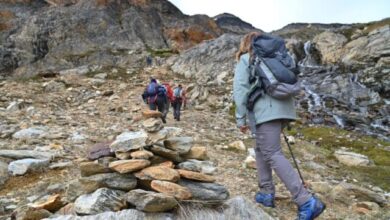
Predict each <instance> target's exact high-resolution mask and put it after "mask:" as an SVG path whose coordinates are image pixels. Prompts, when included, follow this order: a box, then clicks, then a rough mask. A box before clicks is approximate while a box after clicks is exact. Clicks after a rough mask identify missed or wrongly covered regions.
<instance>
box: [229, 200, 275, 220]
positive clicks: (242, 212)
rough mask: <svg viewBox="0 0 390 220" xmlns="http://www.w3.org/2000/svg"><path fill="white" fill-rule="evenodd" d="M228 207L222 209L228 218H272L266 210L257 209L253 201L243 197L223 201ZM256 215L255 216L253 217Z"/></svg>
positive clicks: (268, 219)
mask: <svg viewBox="0 0 390 220" xmlns="http://www.w3.org/2000/svg"><path fill="white" fill-rule="evenodd" d="M225 204H226V205H227V206H228V208H226V209H225V210H224V211H223V214H224V215H225V217H227V218H228V219H241V220H251V219H259V220H260V219H261V220H273V219H274V218H273V217H271V216H270V215H269V214H268V213H267V212H265V211H264V210H263V209H259V208H258V207H257V206H256V205H255V204H254V203H253V202H250V201H248V200H247V199H245V198H243V197H239V196H238V197H234V198H232V199H229V200H228V201H227V202H226V203H225ZM254 216H256V217H254Z"/></svg>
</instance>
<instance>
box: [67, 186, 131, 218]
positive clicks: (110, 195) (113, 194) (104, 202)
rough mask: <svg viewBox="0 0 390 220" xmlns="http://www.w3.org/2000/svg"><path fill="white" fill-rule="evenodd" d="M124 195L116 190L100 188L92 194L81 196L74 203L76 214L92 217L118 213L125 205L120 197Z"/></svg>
mask: <svg viewBox="0 0 390 220" xmlns="http://www.w3.org/2000/svg"><path fill="white" fill-rule="evenodd" d="M124 194H125V193H124V192H122V191H118V190H110V189H107V188H100V189H98V190H96V191H95V192H94V193H92V194H87V195H82V196H80V197H79V198H77V200H76V202H75V210H76V212H77V213H78V214H84V215H92V214H97V213H101V212H106V211H119V210H120V209H122V208H123V207H124V206H125V204H124V200H123V198H122V196H123V195H124Z"/></svg>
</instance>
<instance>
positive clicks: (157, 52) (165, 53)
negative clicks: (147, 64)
mask: <svg viewBox="0 0 390 220" xmlns="http://www.w3.org/2000/svg"><path fill="white" fill-rule="evenodd" d="M146 51H147V52H148V53H150V55H151V56H152V57H169V56H172V55H174V54H177V53H178V52H177V51H175V50H173V49H152V48H146Z"/></svg>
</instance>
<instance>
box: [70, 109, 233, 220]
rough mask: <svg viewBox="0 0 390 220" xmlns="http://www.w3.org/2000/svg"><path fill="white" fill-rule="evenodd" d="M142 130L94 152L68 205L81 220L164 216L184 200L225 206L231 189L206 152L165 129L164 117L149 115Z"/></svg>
mask: <svg viewBox="0 0 390 220" xmlns="http://www.w3.org/2000/svg"><path fill="white" fill-rule="evenodd" d="M143 116H144V118H145V119H146V120H144V121H143V122H142V127H143V130H140V131H126V132H123V133H122V134H120V135H118V136H117V137H116V139H115V140H114V141H113V142H105V143H99V144H96V145H94V146H92V147H91V148H90V150H89V154H88V159H89V161H85V162H82V163H81V164H80V171H81V176H82V177H81V178H80V179H79V180H78V182H74V183H72V184H70V187H68V191H67V193H66V197H67V200H68V201H69V202H72V201H75V202H74V211H75V213H76V214H79V215H92V214H97V213H101V212H105V211H118V210H121V209H125V208H136V209H137V210H140V211H144V212H165V211H169V210H172V209H174V208H175V207H177V206H178V204H179V203H180V202H181V201H187V202H189V201H196V202H197V203H199V202H202V201H204V202H207V203H210V202H213V203H215V202H217V203H218V202H220V203H222V202H224V201H225V200H226V199H228V197H229V192H228V191H227V189H226V188H225V187H224V186H223V185H220V184H217V183H214V182H215V178H214V177H213V176H212V174H213V173H214V172H215V171H216V168H215V167H214V165H213V163H212V162H210V161H207V159H208V158H207V151H206V148H205V147H202V146H198V145H196V144H194V140H193V138H192V137H181V136H179V134H180V133H181V129H180V128H174V127H164V126H163V124H162V121H161V119H160V118H159V117H161V115H160V114H159V112H155V111H145V112H143Z"/></svg>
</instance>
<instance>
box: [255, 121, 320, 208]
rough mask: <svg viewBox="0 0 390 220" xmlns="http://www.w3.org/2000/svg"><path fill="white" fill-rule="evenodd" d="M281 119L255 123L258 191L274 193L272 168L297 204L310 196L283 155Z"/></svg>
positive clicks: (305, 200) (300, 203)
mask: <svg viewBox="0 0 390 220" xmlns="http://www.w3.org/2000/svg"><path fill="white" fill-rule="evenodd" d="M281 131H282V121H281V120H274V121H269V122H265V123H262V124H258V125H256V131H255V134H256V148H255V153H256V166H257V174H258V178H259V186H260V191H261V192H263V193H275V185H274V183H273V181H272V170H274V171H275V173H276V175H277V176H278V177H279V178H280V179H281V180H282V182H283V183H284V185H285V186H286V188H287V189H288V190H289V191H290V193H291V195H292V199H293V200H294V202H295V203H296V204H297V205H302V204H303V203H305V202H307V201H308V200H309V199H310V197H311V196H312V195H311V194H310V193H309V192H308V191H307V190H306V188H305V187H304V186H303V184H302V181H301V179H300V178H299V175H298V173H297V172H296V171H295V170H294V168H293V167H292V165H291V163H290V161H289V160H287V159H286V157H285V156H284V155H283V152H282V148H281V143H280V134H281Z"/></svg>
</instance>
